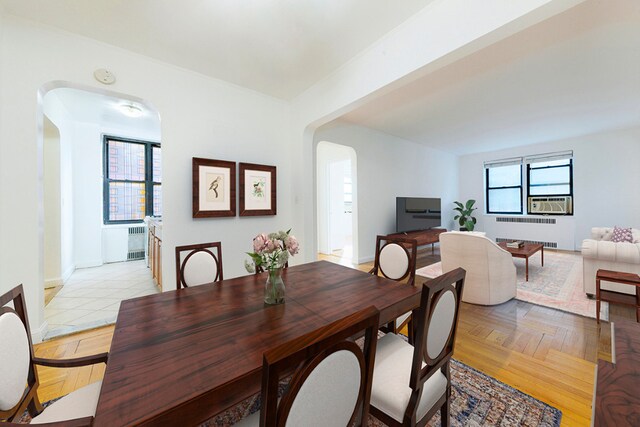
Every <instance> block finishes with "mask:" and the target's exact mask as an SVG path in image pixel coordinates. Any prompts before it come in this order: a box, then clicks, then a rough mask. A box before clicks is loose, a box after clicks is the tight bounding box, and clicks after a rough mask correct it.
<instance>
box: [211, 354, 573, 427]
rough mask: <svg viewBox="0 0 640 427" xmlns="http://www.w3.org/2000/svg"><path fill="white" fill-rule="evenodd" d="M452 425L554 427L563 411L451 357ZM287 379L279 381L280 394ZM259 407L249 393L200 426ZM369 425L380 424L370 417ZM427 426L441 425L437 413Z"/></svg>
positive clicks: (225, 422) (227, 421)
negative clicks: (237, 403) (241, 400)
mask: <svg viewBox="0 0 640 427" xmlns="http://www.w3.org/2000/svg"><path fill="white" fill-rule="evenodd" d="M451 385H452V387H451V388H452V391H451V394H452V400H451V425H452V426H504V427H507V426H509V427H511V426H514V427H516V426H527V427H535V426H538V427H557V426H559V425H560V420H561V418H562V412H560V411H559V410H558V409H556V408H554V407H552V406H549V405H547V404H546V403H544V402H541V401H539V400H537V399H535V398H533V397H531V396H529V395H527V394H524V393H522V392H521V391H518V390H516V389H514V388H512V387H510V386H508V385H506V384H504V383H502V382H500V381H498V380H496V379H495V378H491V377H489V376H487V375H485V374H483V373H482V372H480V371H477V370H475V369H473V368H472V367H470V366H468V365H465V364H464V363H462V362H458V361H457V360H452V361H451ZM285 390H286V382H282V383H281V384H280V394H282V393H283V392H284V391H285ZM259 410H260V395H259V394H258V395H255V396H252V397H250V398H248V399H246V400H245V401H243V402H242V403H240V404H239V405H237V406H236V407H234V408H232V409H230V410H229V411H227V412H225V413H223V414H220V415H218V416H216V417H215V418H213V419H211V420H209V421H207V422H205V423H204V424H202V425H201V426H200V427H214V426H215V427H227V426H231V425H233V424H234V423H236V422H238V421H239V420H241V419H242V418H244V417H246V416H248V415H250V414H252V413H254V412H256V411H259ZM367 425H368V426H369V427H383V426H385V424H383V423H382V422H381V421H379V420H377V419H376V418H374V417H371V416H370V417H369V421H368V423H367ZM427 425H428V426H431V427H435V426H439V425H440V414H439V413H438V414H436V415H435V416H434V417H433V418H432V419H431V421H430V422H429V423H428V424H427Z"/></svg>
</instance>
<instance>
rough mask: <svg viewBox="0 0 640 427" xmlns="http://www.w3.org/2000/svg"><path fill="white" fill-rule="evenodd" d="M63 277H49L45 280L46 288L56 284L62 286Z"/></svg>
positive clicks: (53, 286)
mask: <svg viewBox="0 0 640 427" xmlns="http://www.w3.org/2000/svg"><path fill="white" fill-rule="evenodd" d="M62 283H63V280H62V277H56V278H55V279H48V280H45V281H44V288H45V289H49V288H55V287H56V286H62Z"/></svg>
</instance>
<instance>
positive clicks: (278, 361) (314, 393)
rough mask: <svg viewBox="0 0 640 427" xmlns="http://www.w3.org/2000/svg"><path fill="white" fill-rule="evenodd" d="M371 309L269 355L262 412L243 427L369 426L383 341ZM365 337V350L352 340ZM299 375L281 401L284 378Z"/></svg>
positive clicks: (264, 367)
mask: <svg viewBox="0 0 640 427" xmlns="http://www.w3.org/2000/svg"><path fill="white" fill-rule="evenodd" d="M378 319H379V313H378V310H377V309H376V308H375V307H373V306H371V307H368V308H366V309H364V310H361V311H359V312H357V313H354V314H352V315H350V316H347V317H345V318H343V319H341V320H338V321H335V322H333V323H331V324H330V325H327V326H325V327H322V328H320V329H318V330H316V331H313V332H310V333H308V334H306V335H304V336H302V337H299V338H296V339H294V340H292V341H290V342H288V343H285V344H283V345H280V346H278V347H276V348H273V349H271V350H268V351H266V352H265V353H264V357H263V363H262V408H261V409H260V412H257V413H255V414H253V415H251V416H249V417H247V418H245V419H244V420H242V421H240V423H239V424H237V426H238V427H247V426H258V425H260V426H261V427H275V426H284V425H294V426H305V427H314V426H318V427H320V426H323V427H332V426H335V427H344V426H351V425H354V423H355V425H362V424H365V425H366V421H367V418H368V411H369V398H370V391H371V378H372V369H373V361H374V359H375V352H376V341H377V337H378V335H377V334H378V331H377V329H378ZM363 332H364V335H365V342H364V348H363V349H361V348H360V347H359V346H358V345H357V344H356V343H355V342H354V341H353V340H352V337H354V336H355V337H358V336H361V335H362V333H363ZM293 369H295V372H294V374H293V377H292V378H291V382H290V383H289V387H288V389H287V391H286V393H285V394H284V396H282V399H279V398H278V383H279V381H280V379H281V378H282V377H283V374H284V375H286V374H287V373H289V372H291V370H293Z"/></svg>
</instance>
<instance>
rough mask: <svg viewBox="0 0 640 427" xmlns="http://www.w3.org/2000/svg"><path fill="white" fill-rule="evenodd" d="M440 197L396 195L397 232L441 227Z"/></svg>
mask: <svg viewBox="0 0 640 427" xmlns="http://www.w3.org/2000/svg"><path fill="white" fill-rule="evenodd" d="M441 222H442V219H441V210H440V199H436V198H425V197H396V232H397V233H402V232H405V231H416V230H426V229H429V228H434V227H440V225H441Z"/></svg>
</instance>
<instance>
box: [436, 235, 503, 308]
mask: <svg viewBox="0 0 640 427" xmlns="http://www.w3.org/2000/svg"><path fill="white" fill-rule="evenodd" d="M440 257H441V259H442V272H443V273H446V272H449V271H451V270H453V269H455V268H457V267H462V268H464V269H465V270H466V271H467V276H466V279H465V285H464V294H463V295H462V301H465V302H469V303H472V304H482V305H495V304H501V303H503V302H505V301H509V300H510V299H511V298H513V297H515V296H516V267H515V264H514V263H513V258H512V257H511V254H510V253H509V252H507V251H505V250H504V249H502V248H501V247H499V246H498V245H496V244H495V243H494V242H493V241H492V240H490V239H488V238H486V237H485V236H484V235H483V234H479V233H469V232H456V231H449V232H446V233H442V234H440Z"/></svg>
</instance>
